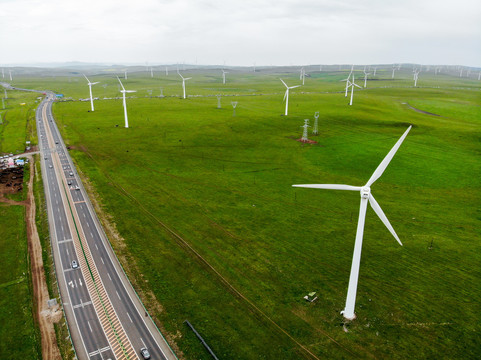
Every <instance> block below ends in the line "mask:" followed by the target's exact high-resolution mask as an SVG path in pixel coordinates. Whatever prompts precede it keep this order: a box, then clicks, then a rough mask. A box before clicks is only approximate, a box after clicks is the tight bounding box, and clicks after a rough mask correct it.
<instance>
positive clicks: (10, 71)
mask: <svg viewBox="0 0 481 360" xmlns="http://www.w3.org/2000/svg"><path fill="white" fill-rule="evenodd" d="M8 74H9V75H10V81H13V79H12V70H8Z"/></svg>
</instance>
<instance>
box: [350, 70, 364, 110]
mask: <svg viewBox="0 0 481 360" xmlns="http://www.w3.org/2000/svg"><path fill="white" fill-rule="evenodd" d="M349 83H350V84H351V85H350V87H351V100H350V101H349V105H352V99H353V98H354V86H357V87H358V88H359V89H362V88H361V87H360V86H359V85H358V84H356V83H355V82H354V74H352V81H350V82H349Z"/></svg>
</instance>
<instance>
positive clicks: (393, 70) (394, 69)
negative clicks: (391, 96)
mask: <svg viewBox="0 0 481 360" xmlns="http://www.w3.org/2000/svg"><path fill="white" fill-rule="evenodd" d="M396 69H397V67H396V66H395V65H393V66H392V76H391V79H394V72H395V71H396Z"/></svg>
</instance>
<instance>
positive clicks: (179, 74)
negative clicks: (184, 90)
mask: <svg viewBox="0 0 481 360" xmlns="http://www.w3.org/2000/svg"><path fill="white" fill-rule="evenodd" d="M177 74H179V76H180V77H181V78H182V80H184V77H183V76H182V75H180V72H178V71H177Z"/></svg>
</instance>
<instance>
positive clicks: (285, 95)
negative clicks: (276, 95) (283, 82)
mask: <svg viewBox="0 0 481 360" xmlns="http://www.w3.org/2000/svg"><path fill="white" fill-rule="evenodd" d="M288 92H289V88H287V90H286V92H285V93H284V99H282V101H286V97H287V93H288Z"/></svg>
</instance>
